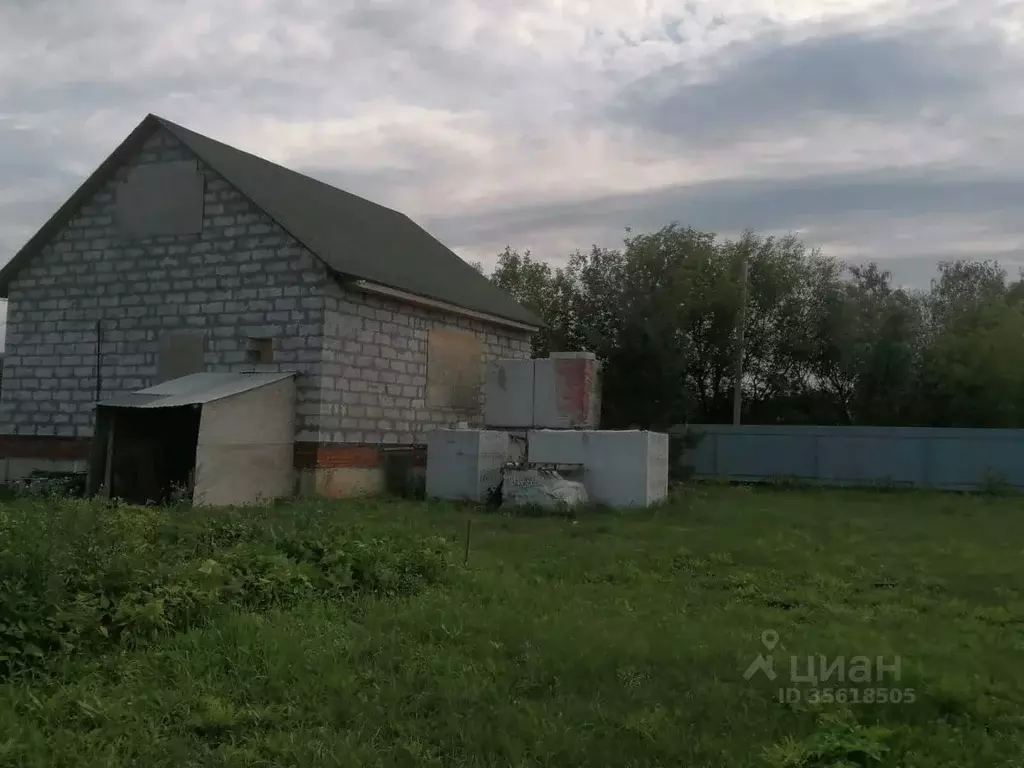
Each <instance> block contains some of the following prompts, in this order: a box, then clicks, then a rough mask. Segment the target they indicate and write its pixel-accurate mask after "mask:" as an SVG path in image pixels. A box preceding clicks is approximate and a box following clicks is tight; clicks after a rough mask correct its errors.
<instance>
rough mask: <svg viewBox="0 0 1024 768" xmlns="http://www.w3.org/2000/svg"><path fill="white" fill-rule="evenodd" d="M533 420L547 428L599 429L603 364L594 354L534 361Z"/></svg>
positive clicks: (537, 425) (534, 423)
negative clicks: (592, 356)
mask: <svg viewBox="0 0 1024 768" xmlns="http://www.w3.org/2000/svg"><path fill="white" fill-rule="evenodd" d="M533 364H534V365H533V424H532V426H534V427H541V428H545V429H581V428H582V429H596V428H597V427H598V426H599V424H600V421H601V397H600V379H599V372H600V368H599V364H598V362H597V360H596V359H593V358H556V357H549V358H542V359H539V360H534V361H533Z"/></svg>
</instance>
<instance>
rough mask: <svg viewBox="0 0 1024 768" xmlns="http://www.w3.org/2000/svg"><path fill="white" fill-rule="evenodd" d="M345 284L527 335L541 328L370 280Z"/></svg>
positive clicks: (534, 324)
mask: <svg viewBox="0 0 1024 768" xmlns="http://www.w3.org/2000/svg"><path fill="white" fill-rule="evenodd" d="M345 284H346V285H347V286H350V287H352V288H355V289H356V290H358V291H362V292H364V293H372V294H376V295H378V296H384V297H386V298H390V299H396V300H398V301H402V302H405V303H407V304H415V305H418V306H421V307H426V308H428V309H435V310H440V311H442V312H450V313H452V314H455V315H462V316H463V317H469V318H473V319H476V320H482V321H483V322H486V323H490V324H491V325H499V326H503V327H506V328H515V329H516V330H520V331H526V332H528V333H536V332H537V331H539V330H540V329H541V327H542V325H541V324H537V323H526V322H523V321H521V320H514V319H512V318H508V317H501V316H500V315H495V314H492V313H490V312H480V311H479V310H475V309H467V308H466V307H460V306H458V305H456V304H452V303H450V302H447V301H441V300H440V299H433V298H430V297H429V296H420V295H418V294H415V293H410V292H409V291H404V290H402V289H400V288H392V287H390V286H387V285H382V284H381V283H375V282H373V281H372V280H363V279H359V278H356V279H351V280H348V281H346V283H345Z"/></svg>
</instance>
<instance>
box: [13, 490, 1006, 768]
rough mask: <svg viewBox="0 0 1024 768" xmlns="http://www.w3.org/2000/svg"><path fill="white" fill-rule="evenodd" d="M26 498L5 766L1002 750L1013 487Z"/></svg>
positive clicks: (998, 754)
mask: <svg viewBox="0 0 1024 768" xmlns="http://www.w3.org/2000/svg"><path fill="white" fill-rule="evenodd" d="M51 507H53V509H54V510H55V511H52V512H48V511H47V510H48V509H49V508H47V507H45V505H43V504H41V503H39V502H25V501H19V502H16V503H8V504H7V505H5V506H3V507H0V548H2V549H3V551H2V552H0V589H3V602H2V603H0V612H2V613H0V617H2V618H0V620H2V621H4V622H6V625H0V642H3V643H4V644H5V645H3V646H0V651H2V652H0V661H4V663H6V665H7V666H6V667H5V669H6V670H7V672H6V675H7V680H6V682H5V683H3V685H2V690H0V764H3V765H25V766H40V767H42V766H48V767H51V766H104V768H106V767H107V766H112V765H124V766H127V765H140V766H184V765H211V766H213V765H218V766H220V765H225V766H227V765H232V766H234V765H237V766H243V765H245V766H250V765H251V766H276V765H296V766H314V765H339V766H385V765H389V766H390V765H396V766H398V765H404V766H430V765H436V766H459V765H472V766H484V765H488V766H527V765H529V766H583V765H602V766H627V765H628V766H693V767H695V766H716V767H720V766H801V767H804V768H809V767H810V766H855V765H893V766H905V767H910V766H918V767H920V766H967V765H979V766H1004V767H1005V768H1010V767H1011V766H1021V765H1024V757H1022V756H1024V674H1022V665H1024V632H1022V628H1024V568H1022V565H1021V541H1022V540H1024V506H1022V502H1021V501H1020V500H1019V499H1014V498H1002V499H1000V498H983V497H965V496H954V495H938V494H934V495H933V494H898V493H881V492H873V493H872V492H828V491H792V492H790V491H777V490H776V491H772V490H764V491H753V490H748V489H740V488H714V487H709V488H700V489H697V490H691V491H688V492H687V493H686V494H684V495H683V496H681V497H680V498H679V499H678V500H677V501H675V502H673V504H671V505H669V506H666V507H663V508H660V509H658V510H656V511H645V512H643V513H633V514H625V513H600V512H594V513H591V514H587V515H583V516H581V518H580V519H579V520H578V521H575V522H573V521H568V520H559V519H550V518H546V519H542V518H522V517H516V518H510V517H504V516H499V515H495V514H485V513H483V512H471V511H467V510H465V509H457V508H454V507H448V506H444V505H426V504H419V503H413V502H400V501H388V502H372V503H371V502H366V503H330V504H327V503H324V504H323V505H320V506H317V505H310V504H307V505H299V504H296V505H290V506H280V507H275V508H270V509H267V510H260V511H254V512H249V513H244V514H243V513H237V512H213V513H200V512H198V511H186V510H167V511H152V510H133V509H130V508H129V509H125V508H113V509H105V508H102V507H100V506H99V505H88V504H85V503H83V502H64V503H61V504H57V503H52V504H51ZM467 519H472V526H471V537H470V551H469V559H468V564H466V565H463V554H464V549H463V547H464V540H465V536H466V520H467ZM432 537H440V538H441V539H443V540H444V541H435V540H434V539H433V538H432ZM318 542H319V543H318ZM445 544H446V545H447V546H444V545H445ZM97 564H98V565H97ZM93 571H95V573H94V572H93ZM19 617H20V618H19ZM34 617H35V618H34ZM26 618H27V619H29V620H28V621H25V619H26ZM33 622H36V623H33ZM769 630H770V631H773V632H776V633H777V634H778V637H779V644H778V645H777V646H776V647H775V648H774V650H773V653H772V658H773V660H774V663H775V670H776V672H777V673H778V678H777V679H776V680H775V681H774V682H769V681H768V680H767V679H766V678H765V677H763V676H760V675H757V676H755V677H754V678H753V679H751V680H747V679H745V678H744V672H745V671H746V670H747V668H748V666H749V665H750V664H751V662H752V661H754V660H755V659H756V658H757V656H758V654H759V653H762V652H764V653H767V650H766V649H765V647H764V646H763V645H762V641H761V636H762V633H763V632H765V631H769ZM5 632H6V634H5ZM792 656H795V657H797V658H798V659H801V661H800V663H799V666H798V669H799V671H801V672H803V671H804V670H805V669H806V657H808V656H822V657H825V659H826V660H827V662H828V664H829V665H832V664H835V663H836V660H839V659H844V660H846V661H847V662H850V661H851V660H853V659H855V658H856V657H868V658H871V659H875V658H877V657H879V656H881V657H884V658H885V659H886V660H892V659H893V657H896V656H898V657H900V678H899V680H896V679H894V674H893V673H892V672H889V673H887V674H885V675H884V678H879V677H874V678H872V679H871V680H869V681H863V680H859V681H846V682H843V681H839V680H836V679H832V680H829V681H827V682H822V683H820V684H818V685H817V686H814V685H811V684H810V683H807V682H804V683H800V682H798V681H792V680H789V677H790V672H791V668H790V657H792ZM875 672H876V673H877V672H878V670H875ZM883 672H884V671H883ZM780 687H783V688H796V689H797V690H798V691H799V692H800V696H799V699H798V700H795V701H790V702H788V703H786V702H780V701H779V694H778V689H779V688H780ZM830 688H831V689H835V690H832V691H831V697H830V696H829V693H830V692H829V691H827V690H825V689H830ZM839 689H841V690H842V691H843V693H841V694H840V693H839V692H838V690H839ZM869 690H870V691H872V693H871V694H868V693H867V691H869ZM880 691H883V693H880ZM893 691H899V694H895V693H893ZM869 697H873V698H876V699H878V698H889V699H892V698H900V699H901V700H900V701H899V702H892V701H887V702H885V703H879V702H878V701H874V702H872V703H865V702H864V701H863V699H865V698H869ZM830 698H832V699H845V702H844V703H839V702H837V701H834V700H833V701H829V699H830ZM911 698H912V699H913V701H912V702H909V701H907V699H911Z"/></svg>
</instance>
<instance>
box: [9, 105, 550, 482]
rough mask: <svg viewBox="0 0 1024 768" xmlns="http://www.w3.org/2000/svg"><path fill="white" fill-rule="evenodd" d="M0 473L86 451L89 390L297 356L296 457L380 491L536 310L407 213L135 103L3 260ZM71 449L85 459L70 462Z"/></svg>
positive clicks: (474, 398)
mask: <svg viewBox="0 0 1024 768" xmlns="http://www.w3.org/2000/svg"><path fill="white" fill-rule="evenodd" d="M0 297H5V298H7V299H8V300H9V304H8V320H7V322H8V326H7V345H6V351H5V360H4V373H3V388H2V390H0V458H2V459H5V460H6V461H5V465H6V466H7V472H8V478H11V477H16V476H18V475H23V474H25V473H27V472H28V471H29V470H30V469H32V468H36V467H49V466H53V464H54V463H55V462H57V463H60V462H65V463H66V462H83V461H84V460H85V459H86V457H87V456H88V455H89V450H90V449H89V445H90V439H91V437H92V435H93V431H94V427H95V419H96V413H97V409H96V407H95V403H96V402H97V401H103V400H106V399H108V398H113V397H118V396H123V395H127V394H130V393H132V392H136V391H138V390H140V389H144V388H147V387H152V386H154V385H156V384H160V383H161V382H165V381H168V380H172V379H175V378H178V377H182V376H187V375H189V374H194V373H199V372H204V371H205V372H223V373H242V372H260V373H272V372H294V373H295V374H296V376H295V401H296V402H295V414H294V425H295V427H294V429H295V436H294V437H295V439H294V466H295V468H296V469H297V470H299V472H298V477H299V479H300V485H301V487H302V488H303V489H305V490H312V491H316V492H319V493H323V494H326V495H336V496H340V495H350V494H357V493H362V492H367V491H373V490H377V489H379V488H380V487H381V484H382V482H383V477H384V467H383V456H384V453H385V452H386V451H387V450H388V449H392V448H400V447H406V448H410V447H413V446H418V445H421V444H423V443H425V438H424V434H425V433H426V432H427V431H429V430H432V429H436V428H439V427H445V426H450V425H451V424H453V423H455V422H467V423H470V424H474V423H479V422H480V420H481V413H482V403H481V399H482V391H481V386H480V379H481V373H482V366H483V365H484V364H485V363H486V361H488V360H490V359H495V358H528V357H529V356H530V338H531V334H532V333H533V332H534V331H535V330H536V329H537V328H538V327H539V326H540V320H539V319H538V318H537V317H536V316H535V315H534V314H533V313H531V312H529V311H528V310H526V309H525V308H523V307H522V306H520V305H519V304H518V303H516V302H515V301H514V300H513V299H512V298H511V297H509V296H508V295H507V294H505V293H504V292H503V291H502V290H500V289H499V288H497V287H496V286H495V285H493V284H492V283H491V282H490V281H489V280H487V279H486V278H485V277H484V276H483V275H481V274H480V273H479V272H478V271H476V270H475V269H474V268H473V267H472V266H470V265H469V264H467V263H466V262H464V261H462V260H461V259H460V258H459V257H458V256H456V255H455V254H454V253H453V252H452V251H451V250H449V249H448V248H447V247H445V246H444V245H442V244H441V243H440V242H438V241H437V240H436V239H434V238H433V237H432V236H431V235H429V234H428V233H427V232H425V231H424V230H423V229H421V228H420V227H419V226H417V225H416V224H415V223H414V222H412V221H411V220H410V219H409V218H407V217H406V216H404V215H403V214H401V213H398V212H396V211H393V210H390V209H388V208H385V207H383V206H380V205H377V204H375V203H372V202H369V201H368V200H364V199H362V198H360V197H357V196H355V195H352V194H349V193H347V192H344V191H342V190H339V189H336V188H334V187H332V186H329V185H327V184H325V183H323V182H320V181H317V180H315V179H313V178H310V177H308V176H304V175H302V174H299V173H296V172H294V171H291V170H288V169H286V168H283V167H281V166H279V165H276V164H274V163H271V162H268V161H266V160H263V159H261V158H259V157H256V156H254V155H251V154H248V153H246V152H243V151H241V150H238V149H235V148H233V147H230V146H228V145H226V144H223V143H221V142H218V141H215V140H213V139H210V138H207V137H206V136H202V135H200V134H198V133H195V132H193V131H191V130H188V129H186V128H183V127H181V126H179V125H176V124H174V123H172V122H170V121H168V120H165V119H163V118H160V117H157V116H155V115H149V116H147V117H146V118H145V119H144V120H143V121H142V122H141V123H140V124H139V125H138V127H136V128H135V130H134V131H132V133H131V134H130V135H129V136H128V137H127V138H126V139H125V140H124V142H122V143H121V145H120V146H118V147H117V149H115V150H114V152H113V153H112V154H111V155H110V157H108V158H107V159H106V160H105V161H104V162H103V163H102V164H101V165H100V167H99V168H98V169H97V170H96V171H95V172H94V173H93V174H92V175H91V176H90V177H89V178H88V179H87V180H86V181H85V183H84V184H83V185H82V186H81V187H80V188H79V189H78V190H77V191H76V192H75V193H74V194H73V195H72V196H71V198H70V199H69V200H68V201H67V202H66V203H65V204H64V205H63V206H62V207H61V208H60V210H58V211H57V212H56V213H55V214H54V215H53V217H52V218H51V219H50V220H49V221H47V222H46V224H44V225H43V227H42V229H41V230H40V231H39V232H38V233H37V234H36V235H35V236H34V237H33V238H32V239H31V240H30V241H29V242H28V243H27V244H26V245H25V246H24V247H23V248H22V249H21V250H20V251H19V252H18V253H17V254H16V255H15V256H14V257H13V259H11V261H10V262H9V263H8V264H7V265H6V266H5V267H4V268H3V269H2V270H0ZM79 466H80V465H79Z"/></svg>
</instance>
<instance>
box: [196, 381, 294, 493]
mask: <svg viewBox="0 0 1024 768" xmlns="http://www.w3.org/2000/svg"><path fill="white" fill-rule="evenodd" d="M294 447H295V382H294V380H293V379H284V380H282V381H279V382H275V383H273V384H268V385H266V386H263V387H259V388H257V389H253V390H249V391H248V392H243V393H241V394H238V395H234V396H232V397H228V398H225V399H223V400H217V401H215V402H212V403H207V404H205V405H204V406H203V411H202V418H201V420H200V426H199V440H198V444H197V447H196V473H195V491H194V494H193V499H194V501H195V503H196V504H198V505H226V504H251V503H257V502H260V501H268V500H271V499H276V498H281V497H284V496H289V495H291V494H292V493H293V492H294V489H295V472H294V469H293V461H292V456H293V452H294Z"/></svg>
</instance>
